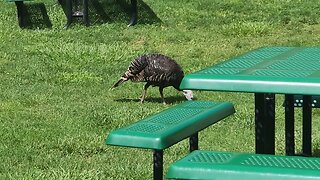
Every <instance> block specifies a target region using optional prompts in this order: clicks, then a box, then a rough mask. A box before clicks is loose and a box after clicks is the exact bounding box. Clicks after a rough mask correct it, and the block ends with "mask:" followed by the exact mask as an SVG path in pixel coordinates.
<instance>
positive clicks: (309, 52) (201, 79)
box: [180, 47, 320, 156]
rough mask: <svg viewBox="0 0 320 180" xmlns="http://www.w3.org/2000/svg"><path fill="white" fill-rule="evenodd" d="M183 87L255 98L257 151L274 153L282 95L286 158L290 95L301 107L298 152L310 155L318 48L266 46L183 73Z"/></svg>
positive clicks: (318, 86) (290, 138)
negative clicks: (278, 99) (297, 98)
mask: <svg viewBox="0 0 320 180" xmlns="http://www.w3.org/2000/svg"><path fill="white" fill-rule="evenodd" d="M180 88H181V89H191V90H204V91H230V92H246V93H254V95H255V142H256V153H259V154H274V153H275V94H284V95H285V103H284V106H285V139H286V154H287V155H294V154H295V144H294V95H301V96H302V100H303V104H302V109H303V110H302V112H303V130H302V131H303V143H302V151H303V152H302V153H303V154H304V155H306V156H311V155H312V148H311V147H312V146H311V118H312V117H311V115H312V113H311V111H312V102H311V98H312V96H313V95H320V48H317V47H309V48H305V47H264V48H259V49H255V50H252V51H250V52H247V53H244V54H242V55H239V56H237V57H234V58H231V59H229V60H226V61H224V62H222V63H219V64H216V65H214V66H211V67H208V68H206V69H203V70H200V71H198V72H195V73H192V74H189V75H187V76H186V77H185V78H184V79H183V81H182V83H181V85H180Z"/></svg>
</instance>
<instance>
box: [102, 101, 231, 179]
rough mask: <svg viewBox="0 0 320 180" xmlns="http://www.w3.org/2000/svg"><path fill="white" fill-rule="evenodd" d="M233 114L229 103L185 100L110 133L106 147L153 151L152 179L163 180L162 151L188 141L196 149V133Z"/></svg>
mask: <svg viewBox="0 0 320 180" xmlns="http://www.w3.org/2000/svg"><path fill="white" fill-rule="evenodd" d="M234 112H235V110H234V107H233V105H232V104H231V103H229V102H218V103H217V102H209V101H187V102H184V103H181V104H179V105H176V106H173V107H171V108H168V109H166V110H164V111H162V112H160V113H157V114H154V115H152V116H149V117H147V118H145V119H142V120H140V121H138V122H135V123H133V124H131V125H129V126H127V127H123V128H120V129H117V130H114V131H111V132H110V133H109V135H108V136H107V139H106V144H108V145H115V146H125V147H133V148H143V149H152V150H154V153H153V159H154V162H153V169H154V170H153V171H154V174H153V176H154V179H162V178H163V150H164V149H166V148H168V147H170V146H172V145H174V144H176V143H178V142H180V141H182V140H183V139H186V138H190V141H189V142H190V151H193V150H196V149H198V132H199V131H201V130H203V129H205V128H206V127H208V126H210V125H212V124H214V123H216V122H218V121H220V120H222V119H224V118H226V117H227V116H229V115H231V114H233V113H234Z"/></svg>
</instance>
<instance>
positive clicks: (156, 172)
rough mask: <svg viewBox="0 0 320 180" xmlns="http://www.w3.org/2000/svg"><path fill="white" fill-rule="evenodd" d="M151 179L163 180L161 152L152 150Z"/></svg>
mask: <svg viewBox="0 0 320 180" xmlns="http://www.w3.org/2000/svg"><path fill="white" fill-rule="evenodd" d="M153 179H154V180H162V179H163V150H154V152H153Z"/></svg>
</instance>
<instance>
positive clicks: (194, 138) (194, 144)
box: [189, 133, 199, 152]
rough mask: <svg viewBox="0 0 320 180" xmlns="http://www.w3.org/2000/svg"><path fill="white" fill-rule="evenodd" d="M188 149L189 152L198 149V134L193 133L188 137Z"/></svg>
mask: <svg viewBox="0 0 320 180" xmlns="http://www.w3.org/2000/svg"><path fill="white" fill-rule="evenodd" d="M189 147H190V152H192V151H194V150H198V149H199V138H198V133H195V134H193V135H191V136H190V138H189Z"/></svg>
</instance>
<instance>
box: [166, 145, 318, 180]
mask: <svg viewBox="0 0 320 180" xmlns="http://www.w3.org/2000/svg"><path fill="white" fill-rule="evenodd" d="M166 178H168V179H202V180H205V179H210V180H234V179H241V180H242V179H245V180H304V179H308V180H311V179H320V158H311V157H301V156H275V155H262V154H243V153H231V152H214V151H200V150H198V151H194V152H192V153H191V154H189V155H188V156H186V157H184V158H183V159H181V160H179V161H177V162H175V163H173V164H171V165H170V167H169V170H168V173H167V175H166Z"/></svg>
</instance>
